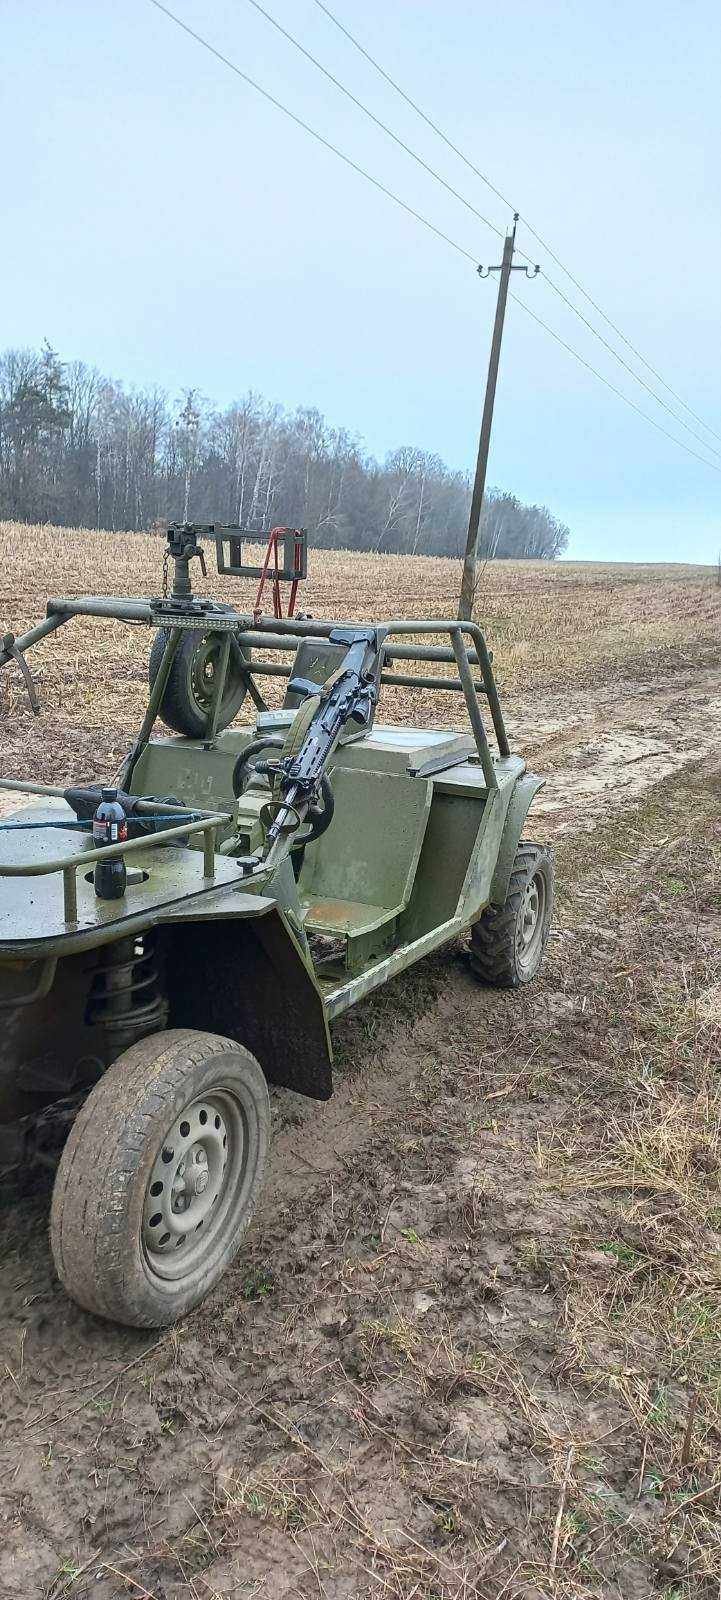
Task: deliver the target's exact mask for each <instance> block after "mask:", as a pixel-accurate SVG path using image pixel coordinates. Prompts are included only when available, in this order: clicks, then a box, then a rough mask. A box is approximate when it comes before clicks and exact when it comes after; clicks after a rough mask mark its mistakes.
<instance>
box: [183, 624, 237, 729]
mask: <svg viewBox="0 0 721 1600" xmlns="http://www.w3.org/2000/svg"><path fill="white" fill-rule="evenodd" d="M221 644H222V640H221V639H220V638H219V637H218V636H217V634H216V635H214V636H211V637H210V638H206V639H202V640H201V642H200V644H199V645H198V648H197V650H196V651H195V653H194V655H193V665H192V671H191V682H192V688H193V696H194V699H195V702H196V705H198V706H200V707H201V709H202V710H203V711H209V710H210V707H211V705H212V704H213V693H214V690H215V680H216V673H217V670H218V662H219V659H220V650H221ZM230 679H231V673H230V670H229V672H228V678H227V679H226V683H225V688H224V691H223V699H224V700H225V699H226V698H227V695H228V688H229V685H230Z"/></svg>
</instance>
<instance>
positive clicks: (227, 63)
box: [150, 0, 476, 266]
mask: <svg viewBox="0 0 721 1600" xmlns="http://www.w3.org/2000/svg"><path fill="white" fill-rule="evenodd" d="M150 4H151V6H155V9H156V11H162V12H163V14H164V15H165V16H166V17H168V18H169V19H170V21H171V22H174V23H175V24H176V27H178V28H182V30H183V33H187V34H188V35H189V36H190V38H191V39H194V40H195V42H196V44H199V45H201V46H202V48H203V50H207V51H208V52H209V54H210V55H211V56H215V58H216V60H217V61H222V63H223V66H224V67H228V68H229V70H230V71H231V72H234V73H235V75H236V77H237V78H242V80H243V83H247V84H249V85H250V88H251V89H255V90H256V92H257V93H258V94H260V95H262V96H263V99H264V100H268V101H269V102H270V104H271V105H272V106H275V109H276V111H282V113H283V116H284V117H290V120H291V122H295V123H296V125H297V126H298V127H299V128H302V129H303V132H304V133H309V134H310V136H311V138H312V139H316V140H317V142H318V144H322V145H323V146H324V148H325V149H326V150H331V151H332V153H333V155H334V156H338V157H339V159H340V160H341V161H345V164H346V166H347V167H351V168H352V170H353V172H358V173H360V176H361V177H362V178H366V179H367V181H368V183H372V184H373V187H374V189H380V192H381V194H384V195H387V197H388V199H389V200H394V201H395V204H396V205H397V206H400V207H401V209H402V210H403V211H407V213H408V215H409V217H415V220H416V222H422V224H423V226H424V228H428V229H429V231H430V232H431V233H435V235H436V237H437V238H438V239H442V240H443V242H444V244H448V245H450V246H451V249H452V250H457V251H458V254H459V255H461V256H465V258H466V261H472V262H473V265H474V266H475V265H476V257H475V256H473V255H471V253H470V250H464V248H463V245H460V244H456V241H455V239H451V238H450V237H449V235H448V234H447V233H443V231H442V229H441V228H437V227H436V225H435V223H434V222H429V220H428V217H424V216H423V214H422V212H420V211H415V210H414V208H413V206H409V205H407V204H406V201H405V200H401V198H400V195H397V194H394V193H393V190H392V189H387V188H386V185H385V184H384V183H381V181H380V179H379V178H374V177H373V175H372V173H370V172H367V171H366V169H365V167H361V166H359V165H358V162H357V161H353V160H351V157H350V156H347V155H346V154H345V152H344V151H343V150H339V148H338V146H337V145H336V144H332V143H331V140H330V139H325V138H324V137H323V134H322V133H318V131H317V129H316V128H312V127H311V125H310V123H309V122H304V121H303V118H302V117H298V116H296V113H295V111H291V110H290V107H289V106H285V105H283V102H282V100H276V97H275V95H273V94H271V93H270V90H269V89H264V88H263V86H262V84H260V83H256V80H255V78H251V77H250V75H249V73H247V72H243V71H242V69H241V68H240V67H239V66H237V65H236V63H235V62H234V61H231V60H230V57H229V56H224V55H223V52H222V50H216V47H215V45H214V44H210V42H209V40H208V39H204V38H203V36H202V34H200V33H196V32H195V29H194V28H191V27H190V26H189V24H188V23H187V22H183V19H182V17H178V16H176V14H175V12H174V11H171V10H170V8H169V7H168V6H164V5H163V4H162V0H150Z"/></svg>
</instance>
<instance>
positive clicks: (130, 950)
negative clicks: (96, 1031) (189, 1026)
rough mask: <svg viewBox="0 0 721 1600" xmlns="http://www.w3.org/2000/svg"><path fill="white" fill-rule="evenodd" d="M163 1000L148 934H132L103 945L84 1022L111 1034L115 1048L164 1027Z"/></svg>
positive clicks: (151, 938) (166, 1016) (165, 1018)
mask: <svg viewBox="0 0 721 1600" xmlns="http://www.w3.org/2000/svg"><path fill="white" fill-rule="evenodd" d="M167 1019H168V1004H167V1001H166V1000H165V999H164V997H163V995H162V993H161V988H160V979H159V974H158V967H157V963H156V958H155V946H154V940H153V936H152V934H149V933H142V934H135V935H132V936H131V937H128V938H125V939H118V940H116V942H115V944H111V945H107V946H106V947H105V949H104V951H103V954H102V965H101V966H100V967H98V970H97V972H96V974H95V978H94V981H93V987H92V989H91V992H90V998H89V1001H88V1011H87V1018H86V1020H87V1023H88V1026H90V1027H100V1028H103V1029H104V1030H105V1032H106V1033H109V1034H111V1035H112V1036H113V1038H114V1040H115V1042H116V1044H117V1046H118V1048H119V1049H126V1048H127V1046H128V1045H131V1044H134V1043H135V1041H136V1039H144V1038H145V1036H146V1034H149V1033H157V1032H158V1031H159V1030H160V1029H161V1028H164V1027H165V1024H166V1022H167Z"/></svg>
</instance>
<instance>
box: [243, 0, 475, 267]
mask: <svg viewBox="0 0 721 1600" xmlns="http://www.w3.org/2000/svg"><path fill="white" fill-rule="evenodd" d="M248 4H249V5H251V6H252V7H253V10H254V11H259V12H260V15H261V17H265V20H266V22H269V23H270V25H271V27H272V28H275V29H276V30H277V32H278V33H281V34H282V35H283V38H284V39H287V40H288V43H289V44H292V45H293V47H294V49H296V50H299V51H300V53H301V55H302V56H305V58H306V61H310V62H311V63H312V65H313V66H314V67H317V69H318V71H319V72H322V73H323V77H324V78H327V79H328V82H329V83H332V84H334V85H335V88H336V89H339V90H340V92H341V94H344V95H345V97H346V99H347V100H350V101H352V103H353V105H354V106H357V107H358V110H359V111H362V112H363V114H364V116H366V117H370V120H371V122H374V123H375V125H376V127H377V128H381V129H382V131H383V133H386V134H387V135H388V138H389V139H392V140H393V142H394V144H397V145H399V147H400V149H401V150H405V152H406V155H408V156H410V157H411V160H413V161H416V162H417V163H418V166H419V167H422V168H423V170H424V172H428V173H430V176H431V177H432V178H435V180H436V182H437V183H440V184H442V185H443V188H444V189H447V190H448V193H449V194H452V195H453V197H454V199H456V200H460V202H461V205H463V206H465V207H466V209H467V210H468V211H472V212H473V215H474V217H478V220H479V222H483V223H485V226H486V227H487V228H490V229H491V230H492V232H493V233H495V234H497V235H498V238H499V239H502V238H503V229H502V228H497V227H496V224H495V222H491V221H490V219H489V218H488V217H484V215H483V212H482V211H477V210H476V207H475V206H474V205H471V202H470V200H466V198H465V196H464V195H462V194H460V193H459V191H458V189H454V188H453V185H452V184H451V183H447V182H446V179H445V178H444V177H442V176H441V173H440V172H436V170H435V167H430V166H429V165H428V162H427V161H424V160H423V157H422V156H419V155H418V153H417V151H415V150H413V149H412V148H411V146H410V145H409V144H406V143H405V140H404V139H401V138H400V136H399V134H397V133H394V132H393V129H392V128H389V127H388V124H387V123H385V122H381V119H380V117H377V116H376V115H375V112H373V111H371V110H370V109H369V107H368V106H366V105H364V104H363V101H362V100H359V99H358V98H357V97H356V95H354V94H353V93H352V91H351V90H350V89H348V88H346V85H345V84H344V83H341V80H340V78H336V77H334V75H333V73H332V72H329V70H328V68H327V67H324V66H323V62H322V61H319V60H318V57H317V56H314V55H313V54H312V53H311V51H310V50H306V48H305V45H304V44H301V42H300V39H296V38H295V35H294V34H292V33H289V31H288V29H287V28H284V27H283V24H282V23H281V22H279V21H278V19H277V17H273V16H271V13H270V12H269V11H266V9H265V7H264V6H262V5H261V4H260V0H248Z"/></svg>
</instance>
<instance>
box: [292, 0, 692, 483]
mask: <svg viewBox="0 0 721 1600" xmlns="http://www.w3.org/2000/svg"><path fill="white" fill-rule="evenodd" d="M315 4H316V5H317V6H318V9H319V10H320V11H322V12H323V13H324V15H325V16H326V17H327V18H328V20H329V21H330V22H332V23H333V24H334V26H335V27H336V28H338V29H339V31H340V32H341V33H342V34H343V35H344V36H345V38H346V39H348V41H349V42H350V44H352V45H353V46H354V48H355V49H356V50H358V51H359V52H360V54H361V55H362V56H364V57H365V60H366V61H368V62H369V63H370V65H371V66H372V67H373V68H374V70H375V71H376V72H378V73H379V74H380V76H381V77H382V78H384V79H385V81H386V83H388V84H390V86H391V88H392V89H394V90H395V92H396V94H399V95H400V96H401V99H402V100H405V102H406V105H409V106H410V107H411V110H413V111H415V113H416V115H417V116H419V117H420V118H421V120H422V121H423V122H425V124H426V126H427V127H429V128H431V129H432V131H433V133H435V134H436V135H437V136H438V138H439V139H442V140H443V143H444V144H445V145H447V146H448V149H449V150H452V151H453V154H454V155H456V156H458V157H459V159H460V160H461V161H463V162H464V163H465V165H466V166H467V167H468V169H469V171H470V172H473V173H474V174H475V176H476V177H477V178H480V180H481V183H485V185H486V188H488V189H490V190H491V193H492V194H495V195H496V197H497V198H498V199H499V200H502V201H503V204H504V205H505V206H508V208H509V210H511V211H516V210H518V207H516V206H514V205H513V204H512V203H511V201H510V200H508V199H507V197H506V195H504V194H503V193H502V191H501V190H500V189H498V188H496V185H495V184H494V183H492V182H491V179H490V178H489V177H488V176H487V174H486V173H485V172H482V171H481V169H480V167H477V166H476V165H475V162H473V161H471V160H470V157H469V156H467V155H466V154H465V152H464V151H463V150H461V149H459V147H458V145H457V144H454V143H453V140H452V139H450V138H449V137H448V135H447V134H446V133H444V131H443V129H442V128H439V126H438V124H437V123H436V122H434V121H433V120H432V118H431V117H429V116H428V115H427V114H426V112H425V111H423V110H422V108H421V106H419V105H418V103H417V101H415V100H413V99H411V96H410V95H409V94H406V91H405V89H402V88H401V86H400V84H399V83H397V82H396V80H395V78H392V77H391V75H390V73H389V72H386V70H385V68H384V67H382V66H381V64H380V62H379V61H376V59H375V56H372V55H371V54H370V51H369V50H366V49H365V46H364V45H362V44H361V43H360V40H359V39H356V37H355V35H354V34H352V33H351V32H350V30H349V29H348V28H346V27H345V25H344V24H343V23H342V22H341V21H340V19H339V18H338V17H337V16H335V14H334V12H332V11H331V10H330V8H329V7H328V6H327V5H325V4H324V0H315ZM519 217H520V219H521V221H522V222H523V223H524V224H525V226H526V227H527V228H528V231H529V233H531V234H533V237H534V239H537V240H538V243H539V244H540V245H541V246H542V248H543V249H544V250H545V251H546V252H547V254H548V255H549V256H550V257H551V260H552V261H555V263H556V266H557V267H560V268H561V271H562V272H563V273H565V275H566V277H567V278H569V279H570V281H571V283H572V284H573V285H574V286H575V288H576V289H578V290H579V293H580V294H582V295H583V296H584V299H586V300H588V302H589V305H592V306H593V309H594V311H597V312H598V315H599V316H600V317H603V320H604V322H606V323H607V324H608V326H609V328H612V329H613V332H614V333H615V334H616V335H617V337H618V338H619V339H622V340H623V343H624V344H625V345H626V346H627V347H628V349H629V350H631V351H632V352H633V354H634V355H635V356H636V358H637V360H638V361H641V362H642V363H643V365H644V367H647V368H648V371H649V372H651V373H652V374H653V376H654V378H656V380H657V381H658V383H660V384H662V385H663V387H664V389H666V390H667V391H668V393H669V394H670V395H673V398H674V400H677V401H678V404H679V405H680V406H683V409H684V411H688V413H689V415H690V416H692V417H693V418H694V420H695V421H696V422H698V423H700V425H701V427H702V428H705V429H706V432H707V433H711V434H713V437H714V439H718V440H719V443H721V434H719V433H717V432H716V430H715V428H712V427H711V426H710V424H709V423H708V422H704V419H703V417H700V416H699V415H698V412H696V411H694V410H693V407H692V406H690V405H689V404H688V402H687V401H686V400H684V399H683V398H682V396H681V395H680V394H677V392H676V390H675V389H673V388H672V387H671V385H670V383H667V382H666V379H665V378H663V377H662V376H661V373H660V372H657V370H656V368H655V367H653V366H652V365H651V362H650V361H647V360H646V357H645V356H643V355H642V354H641V352H640V350H637V348H636V346H635V345H634V344H632V343H631V340H630V339H628V338H627V337H626V334H625V333H622V332H621V329H620V328H619V327H617V326H616V323H615V322H612V321H611V318H610V317H609V316H607V315H606V312H605V311H603V310H602V308H601V306H599V305H598V303H597V301H596V300H594V299H593V297H592V295H590V294H589V293H588V290H587V289H584V287H583V284H582V283H579V281H578V278H575V277H574V275H573V273H572V272H570V271H569V269H568V267H566V266H564V263H563V262H562V261H561V259H560V256H557V255H556V253H555V251H554V250H552V249H551V246H550V245H549V244H546V241H545V239H543V238H542V236H541V234H540V233H539V232H538V231H537V229H536V228H534V227H533V224H532V223H531V222H529V220H528V218H527V217H526V216H525V215H524V213H523V212H522V211H519ZM517 254H518V255H521V256H523V258H524V260H526V261H529V262H530V261H531V257H530V256H528V255H526V254H525V251H523V250H520V249H519V250H518V251H517ZM544 277H545V279H546V282H547V283H549V284H550V286H551V288H552V289H554V290H555V291H556V293H557V294H559V295H560V296H561V299H562V300H563V299H566V296H565V295H564V293H563V290H562V289H560V288H559V287H558V284H556V283H555V282H554V280H553V279H552V278H550V277H549V276H548V274H547V273H544ZM566 304H567V305H569V306H570V307H571V310H572V311H574V312H575V314H576V316H578V317H580V319H581V321H582V322H585V323H586V326H587V327H588V328H590V329H591V332H592V333H595V334H596V337H597V338H598V339H601V342H602V343H605V340H603V337H602V335H601V334H599V333H598V331H597V330H596V329H595V328H594V327H593V324H592V323H590V322H588V320H587V318H586V317H584V316H583V313H582V312H580V311H579V310H578V307H577V306H574V304H573V302H572V301H571V300H566ZM606 348H607V349H609V350H611V353H612V354H613V355H614V356H615V357H616V360H617V361H620V362H621V365H622V366H625V367H626V370H627V371H628V372H630V373H631V375H632V377H633V378H635V379H636V382H637V383H641V384H643V387H644V388H646V389H648V392H649V394H651V395H653V398H654V399H655V400H657V401H658V404H659V405H662V406H665V407H666V410H667V411H669V413H670V415H671V416H672V417H674V419H675V421H676V422H680V423H681V425H682V427H684V428H685V427H687V426H688V424H687V423H685V422H684V421H683V418H682V417H678V416H676V413H675V412H674V411H671V408H670V407H669V406H666V402H665V401H664V400H661V399H659V396H658V395H656V394H654V391H653V389H650V388H649V386H648V384H646V383H644V380H643V379H642V378H639V376H638V374H637V373H635V372H633V370H632V368H631V367H629V366H628V365H627V363H626V362H625V361H624V360H623V358H622V357H621V356H619V355H618V352H617V351H615V350H613V347H612V346H611V345H607V346H606ZM688 431H689V433H692V434H693V429H692V428H689V430H688ZM693 436H694V438H696V439H698V434H693ZM699 442H700V443H701V444H703V445H705V447H706V448H707V449H711V448H712V446H710V445H707V444H706V441H705V440H704V439H701V440H700V441H699ZM714 453H715V454H718V452H714Z"/></svg>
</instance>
